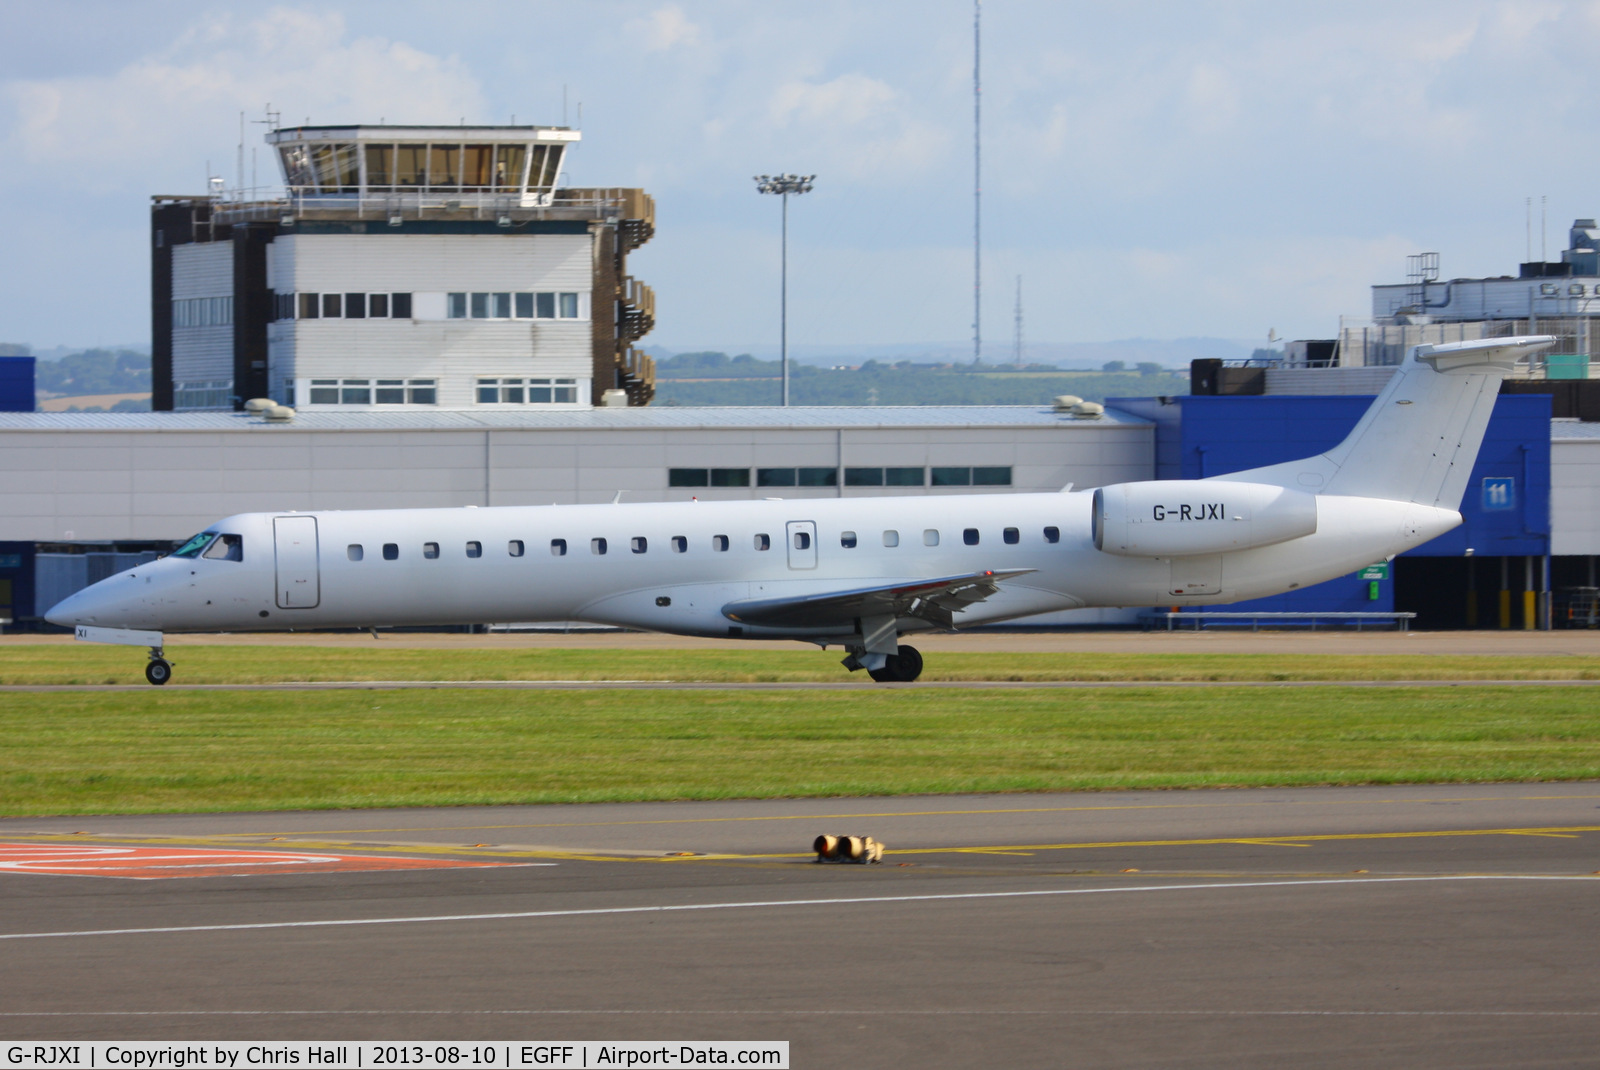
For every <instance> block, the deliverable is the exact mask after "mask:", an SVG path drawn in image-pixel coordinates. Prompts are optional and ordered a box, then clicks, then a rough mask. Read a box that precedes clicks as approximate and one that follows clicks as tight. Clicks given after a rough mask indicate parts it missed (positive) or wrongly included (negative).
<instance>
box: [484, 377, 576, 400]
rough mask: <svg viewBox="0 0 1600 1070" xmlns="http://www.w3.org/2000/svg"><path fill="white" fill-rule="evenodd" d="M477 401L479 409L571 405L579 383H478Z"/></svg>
mask: <svg viewBox="0 0 1600 1070" xmlns="http://www.w3.org/2000/svg"><path fill="white" fill-rule="evenodd" d="M524 384H526V385H524ZM477 398H478V404H480V405H521V404H524V403H527V404H531V405H574V404H577V401H578V380H576V379H526V380H524V379H479V380H478V392H477Z"/></svg>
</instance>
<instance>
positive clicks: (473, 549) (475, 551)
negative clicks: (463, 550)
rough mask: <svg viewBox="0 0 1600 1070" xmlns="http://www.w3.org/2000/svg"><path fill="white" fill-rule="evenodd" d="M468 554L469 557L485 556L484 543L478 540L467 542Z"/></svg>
mask: <svg viewBox="0 0 1600 1070" xmlns="http://www.w3.org/2000/svg"><path fill="white" fill-rule="evenodd" d="M467 556H468V557H482V556H483V543H481V542H478V541H476V540H474V541H472V542H469V543H467Z"/></svg>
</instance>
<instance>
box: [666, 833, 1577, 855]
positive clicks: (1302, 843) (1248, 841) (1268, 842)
mask: <svg viewBox="0 0 1600 1070" xmlns="http://www.w3.org/2000/svg"><path fill="white" fill-rule="evenodd" d="M1584 832H1600V825H1574V826H1569V827H1554V828H1521V829H1516V828H1512V829H1433V830H1427V831H1413V832H1325V833H1316V834H1314V835H1310V836H1223V837H1205V838H1198V839H1185V840H1099V841H1092V842H1084V843H1029V844H997V845H993V846H988V845H982V844H970V845H965V846H960V847H901V848H897V849H885V851H884V856H885V857H887V856H889V855H891V854H893V855H938V854H991V853H992V854H1016V855H1029V854H1033V853H1036V852H1039V851H1087V850H1103V849H1110V848H1120V849H1131V848H1138V847H1223V846H1233V847H1237V846H1246V847H1309V846H1311V844H1313V843H1326V842H1335V841H1341V840H1413V839H1433V838H1442V837H1450V836H1552V837H1557V838H1563V839H1569V838H1570V839H1577V838H1578V836H1577V834H1578V833H1584ZM810 854H811V852H809V851H807V852H802V853H799V854H794V853H790V854H745V855H727V854H722V855H697V856H695V857H694V858H663V859H651V860H650V861H662V862H695V861H701V860H705V859H713V858H715V859H729V858H806V857H809V856H810Z"/></svg>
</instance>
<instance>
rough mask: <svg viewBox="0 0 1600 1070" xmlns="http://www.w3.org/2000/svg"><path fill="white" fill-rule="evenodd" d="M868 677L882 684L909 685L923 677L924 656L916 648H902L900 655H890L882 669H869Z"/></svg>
mask: <svg viewBox="0 0 1600 1070" xmlns="http://www.w3.org/2000/svg"><path fill="white" fill-rule="evenodd" d="M867 675H868V676H870V677H872V678H873V679H874V680H876V681H877V682H878V683H880V684H889V683H895V684H909V683H910V682H911V681H913V680H915V679H916V678H917V677H919V676H921V675H922V655H921V654H919V653H918V652H917V648H916V647H914V646H902V647H901V648H900V653H898V654H890V655H889V657H888V658H887V659H886V660H885V661H884V663H883V668H881V669H868V670H867Z"/></svg>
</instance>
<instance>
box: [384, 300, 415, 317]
mask: <svg viewBox="0 0 1600 1070" xmlns="http://www.w3.org/2000/svg"><path fill="white" fill-rule="evenodd" d="M389 315H390V316H391V317H392V318H394V319H397V320H408V319H410V318H411V295H410V294H390V295H389Z"/></svg>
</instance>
